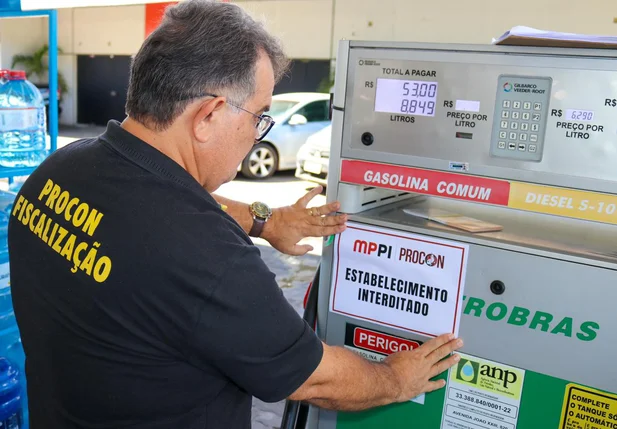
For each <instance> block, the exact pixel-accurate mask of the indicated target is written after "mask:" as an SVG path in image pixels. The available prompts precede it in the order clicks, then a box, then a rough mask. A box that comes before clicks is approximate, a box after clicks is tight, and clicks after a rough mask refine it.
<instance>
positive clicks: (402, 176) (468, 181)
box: [341, 159, 510, 206]
mask: <svg viewBox="0 0 617 429" xmlns="http://www.w3.org/2000/svg"><path fill="white" fill-rule="evenodd" d="M341 181H343V182H348V183H354V184H357V185H365V186H375V187H378V188H388V189H396V190H400V191H406V192H414V193H418V194H425V195H436V196H439V197H446V198H452V199H457V200H466V201H474V202H478V203H484V204H494V205H500V206H507V205H508V199H509V195H510V182H508V181H505V180H497V179H488V178H484V177H479V176H470V175H467V174H457V173H445V172H441V171H435V170H425V169H421V168H412V167H403V166H397V165H390V164H381V163H377V162H368V161H356V160H349V159H344V160H343V161H342V164H341Z"/></svg>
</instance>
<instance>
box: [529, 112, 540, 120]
mask: <svg viewBox="0 0 617 429" xmlns="http://www.w3.org/2000/svg"><path fill="white" fill-rule="evenodd" d="M531 119H532V120H533V121H536V122H537V121H539V120H540V114H539V113H534V114H533V116H532V117H531Z"/></svg>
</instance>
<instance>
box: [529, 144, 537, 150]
mask: <svg viewBox="0 0 617 429" xmlns="http://www.w3.org/2000/svg"><path fill="white" fill-rule="evenodd" d="M536 149H537V147H536V145H535V144H530V145H529V152H535V151H536Z"/></svg>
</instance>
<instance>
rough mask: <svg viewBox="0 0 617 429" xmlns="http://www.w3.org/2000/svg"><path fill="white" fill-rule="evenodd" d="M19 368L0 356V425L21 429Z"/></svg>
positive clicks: (5, 428) (6, 427)
mask: <svg viewBox="0 0 617 429" xmlns="http://www.w3.org/2000/svg"><path fill="white" fill-rule="evenodd" d="M19 373H20V371H19V369H18V368H17V367H16V366H15V365H14V364H13V363H12V362H11V361H9V360H8V359H6V358H4V357H0V427H1V428H2V429H23V428H24V425H23V406H22V398H21V393H22V386H21V382H20V374H19Z"/></svg>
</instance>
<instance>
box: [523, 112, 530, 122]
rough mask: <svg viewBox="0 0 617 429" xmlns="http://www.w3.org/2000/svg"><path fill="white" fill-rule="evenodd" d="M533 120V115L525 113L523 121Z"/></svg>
mask: <svg viewBox="0 0 617 429" xmlns="http://www.w3.org/2000/svg"><path fill="white" fill-rule="evenodd" d="M529 118H531V114H530V113H529V112H525V113H523V120H524V121H528V120H529Z"/></svg>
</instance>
